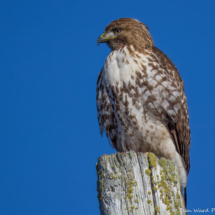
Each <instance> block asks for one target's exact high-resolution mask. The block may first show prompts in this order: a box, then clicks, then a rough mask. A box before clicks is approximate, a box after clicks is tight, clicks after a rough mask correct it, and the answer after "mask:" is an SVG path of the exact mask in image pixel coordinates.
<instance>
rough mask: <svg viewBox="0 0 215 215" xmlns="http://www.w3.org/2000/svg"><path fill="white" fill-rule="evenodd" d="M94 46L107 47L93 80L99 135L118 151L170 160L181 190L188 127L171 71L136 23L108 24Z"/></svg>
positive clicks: (184, 179) (182, 97) (173, 69)
mask: <svg viewBox="0 0 215 215" xmlns="http://www.w3.org/2000/svg"><path fill="white" fill-rule="evenodd" d="M97 43H98V44H99V43H107V45H108V46H109V47H110V49H111V52H110V54H109V55H108V57H107V59H106V61H105V63H104V66H103V68H102V70H101V72H100V73H99V76H98V80H97V98H96V100H97V115H98V121H99V127H100V132H101V135H102V133H103V129H105V132H106V135H107V138H108V140H109V142H110V143H111V144H112V146H113V147H114V148H115V149H116V150H117V151H118V152H126V151H129V150H133V151H136V152H153V153H155V154H156V155H157V156H159V157H165V158H167V159H170V160H172V161H174V162H175V163H176V165H177V166H178V169H179V172H180V176H181V180H182V185H183V187H184V188H186V183H187V174H188V172H189V169H190V158H189V148H190V128H189V115H188V108H187V101H186V96H185V93H184V83H183V81H182V79H181V77H180V74H179V72H178V70H177V68H176V67H175V65H174V64H173V63H172V61H171V60H170V59H169V58H168V57H167V56H166V55H165V54H164V53H163V52H162V51H160V50H159V49H158V48H156V47H155V45H154V42H153V40H152V37H151V35H150V33H149V29H148V28H147V26H146V25H145V24H143V23H142V22H140V21H138V20H136V19H132V18H121V19H117V20H115V21H113V22H111V23H110V24H109V25H107V26H106V28H105V30H104V33H103V34H102V35H101V36H100V37H99V38H98V40H97Z"/></svg>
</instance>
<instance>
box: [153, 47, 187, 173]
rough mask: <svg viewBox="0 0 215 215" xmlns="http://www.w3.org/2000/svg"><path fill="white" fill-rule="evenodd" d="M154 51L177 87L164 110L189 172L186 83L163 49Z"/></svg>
mask: <svg viewBox="0 0 215 215" xmlns="http://www.w3.org/2000/svg"><path fill="white" fill-rule="evenodd" d="M153 53H154V54H155V56H156V58H157V59H156V60H159V62H160V67H161V68H162V69H163V70H165V72H166V75H167V76H168V78H169V79H170V80H171V84H172V87H175V88H176V89H177V92H178V94H179V95H178V96H177V97H176V100H175V101H174V102H172V101H170V99H169V100H168V98H166V100H167V101H168V102H169V103H170V105H169V106H168V107H167V108H166V109H165V110H164V111H165V115H166V116H165V117H166V119H167V120H166V122H167V127H168V129H169V131H170V133H171V135H172V139H173V142H174V144H175V146H176V149H177V152H178V153H179V154H180V155H181V157H182V159H183V162H184V166H185V169H186V171H187V174H188V173H189V169H190V157H189V149H190V128H189V115H188V108H187V100H186V96H185V93H184V83H183V81H182V79H181V77H180V74H179V72H178V70H177V68H176V67H175V65H174V64H173V63H172V61H171V60H170V59H169V58H168V57H167V56H166V55H165V54H164V53H163V52H162V51H160V50H159V49H157V48H155V47H154V49H153ZM168 93H169V95H170V96H171V94H172V92H171V91H168ZM175 106H178V109H179V110H178V112H176V113H177V114H175V113H174V112H173V110H174V108H173V107H175ZM173 113H174V114H173Z"/></svg>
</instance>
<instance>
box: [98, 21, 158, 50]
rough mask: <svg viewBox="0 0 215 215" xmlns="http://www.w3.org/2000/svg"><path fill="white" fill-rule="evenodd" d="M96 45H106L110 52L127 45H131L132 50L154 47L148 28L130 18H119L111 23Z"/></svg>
mask: <svg viewBox="0 0 215 215" xmlns="http://www.w3.org/2000/svg"><path fill="white" fill-rule="evenodd" d="M97 43H98V45H99V44H100V43H107V45H108V46H109V47H110V49H111V50H117V49H120V48H122V47H124V46H128V45H133V46H134V48H147V47H152V46H154V42H153V40H152V37H151V35H150V33H149V30H148V27H147V26H146V25H145V24H143V23H142V22H140V21H138V20H136V19H132V18H121V19H117V20H115V21H113V22H111V23H110V24H109V25H108V26H106V28H105V30H104V33H103V34H102V35H101V36H100V37H99V38H98V40H97Z"/></svg>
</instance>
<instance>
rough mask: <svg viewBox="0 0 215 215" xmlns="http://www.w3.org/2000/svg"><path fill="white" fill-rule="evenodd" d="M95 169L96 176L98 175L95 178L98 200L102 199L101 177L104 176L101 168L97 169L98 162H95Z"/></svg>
mask: <svg viewBox="0 0 215 215" xmlns="http://www.w3.org/2000/svg"><path fill="white" fill-rule="evenodd" d="M96 171H97V177H98V180H97V193H98V195H97V198H98V201H100V200H102V199H104V195H102V192H103V190H104V184H103V180H102V178H104V174H103V173H102V169H99V166H98V164H96Z"/></svg>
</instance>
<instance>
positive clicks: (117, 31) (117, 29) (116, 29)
mask: <svg viewBox="0 0 215 215" xmlns="http://www.w3.org/2000/svg"><path fill="white" fill-rule="evenodd" d="M113 32H114V34H118V33H120V32H121V29H119V28H115V29H113Z"/></svg>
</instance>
